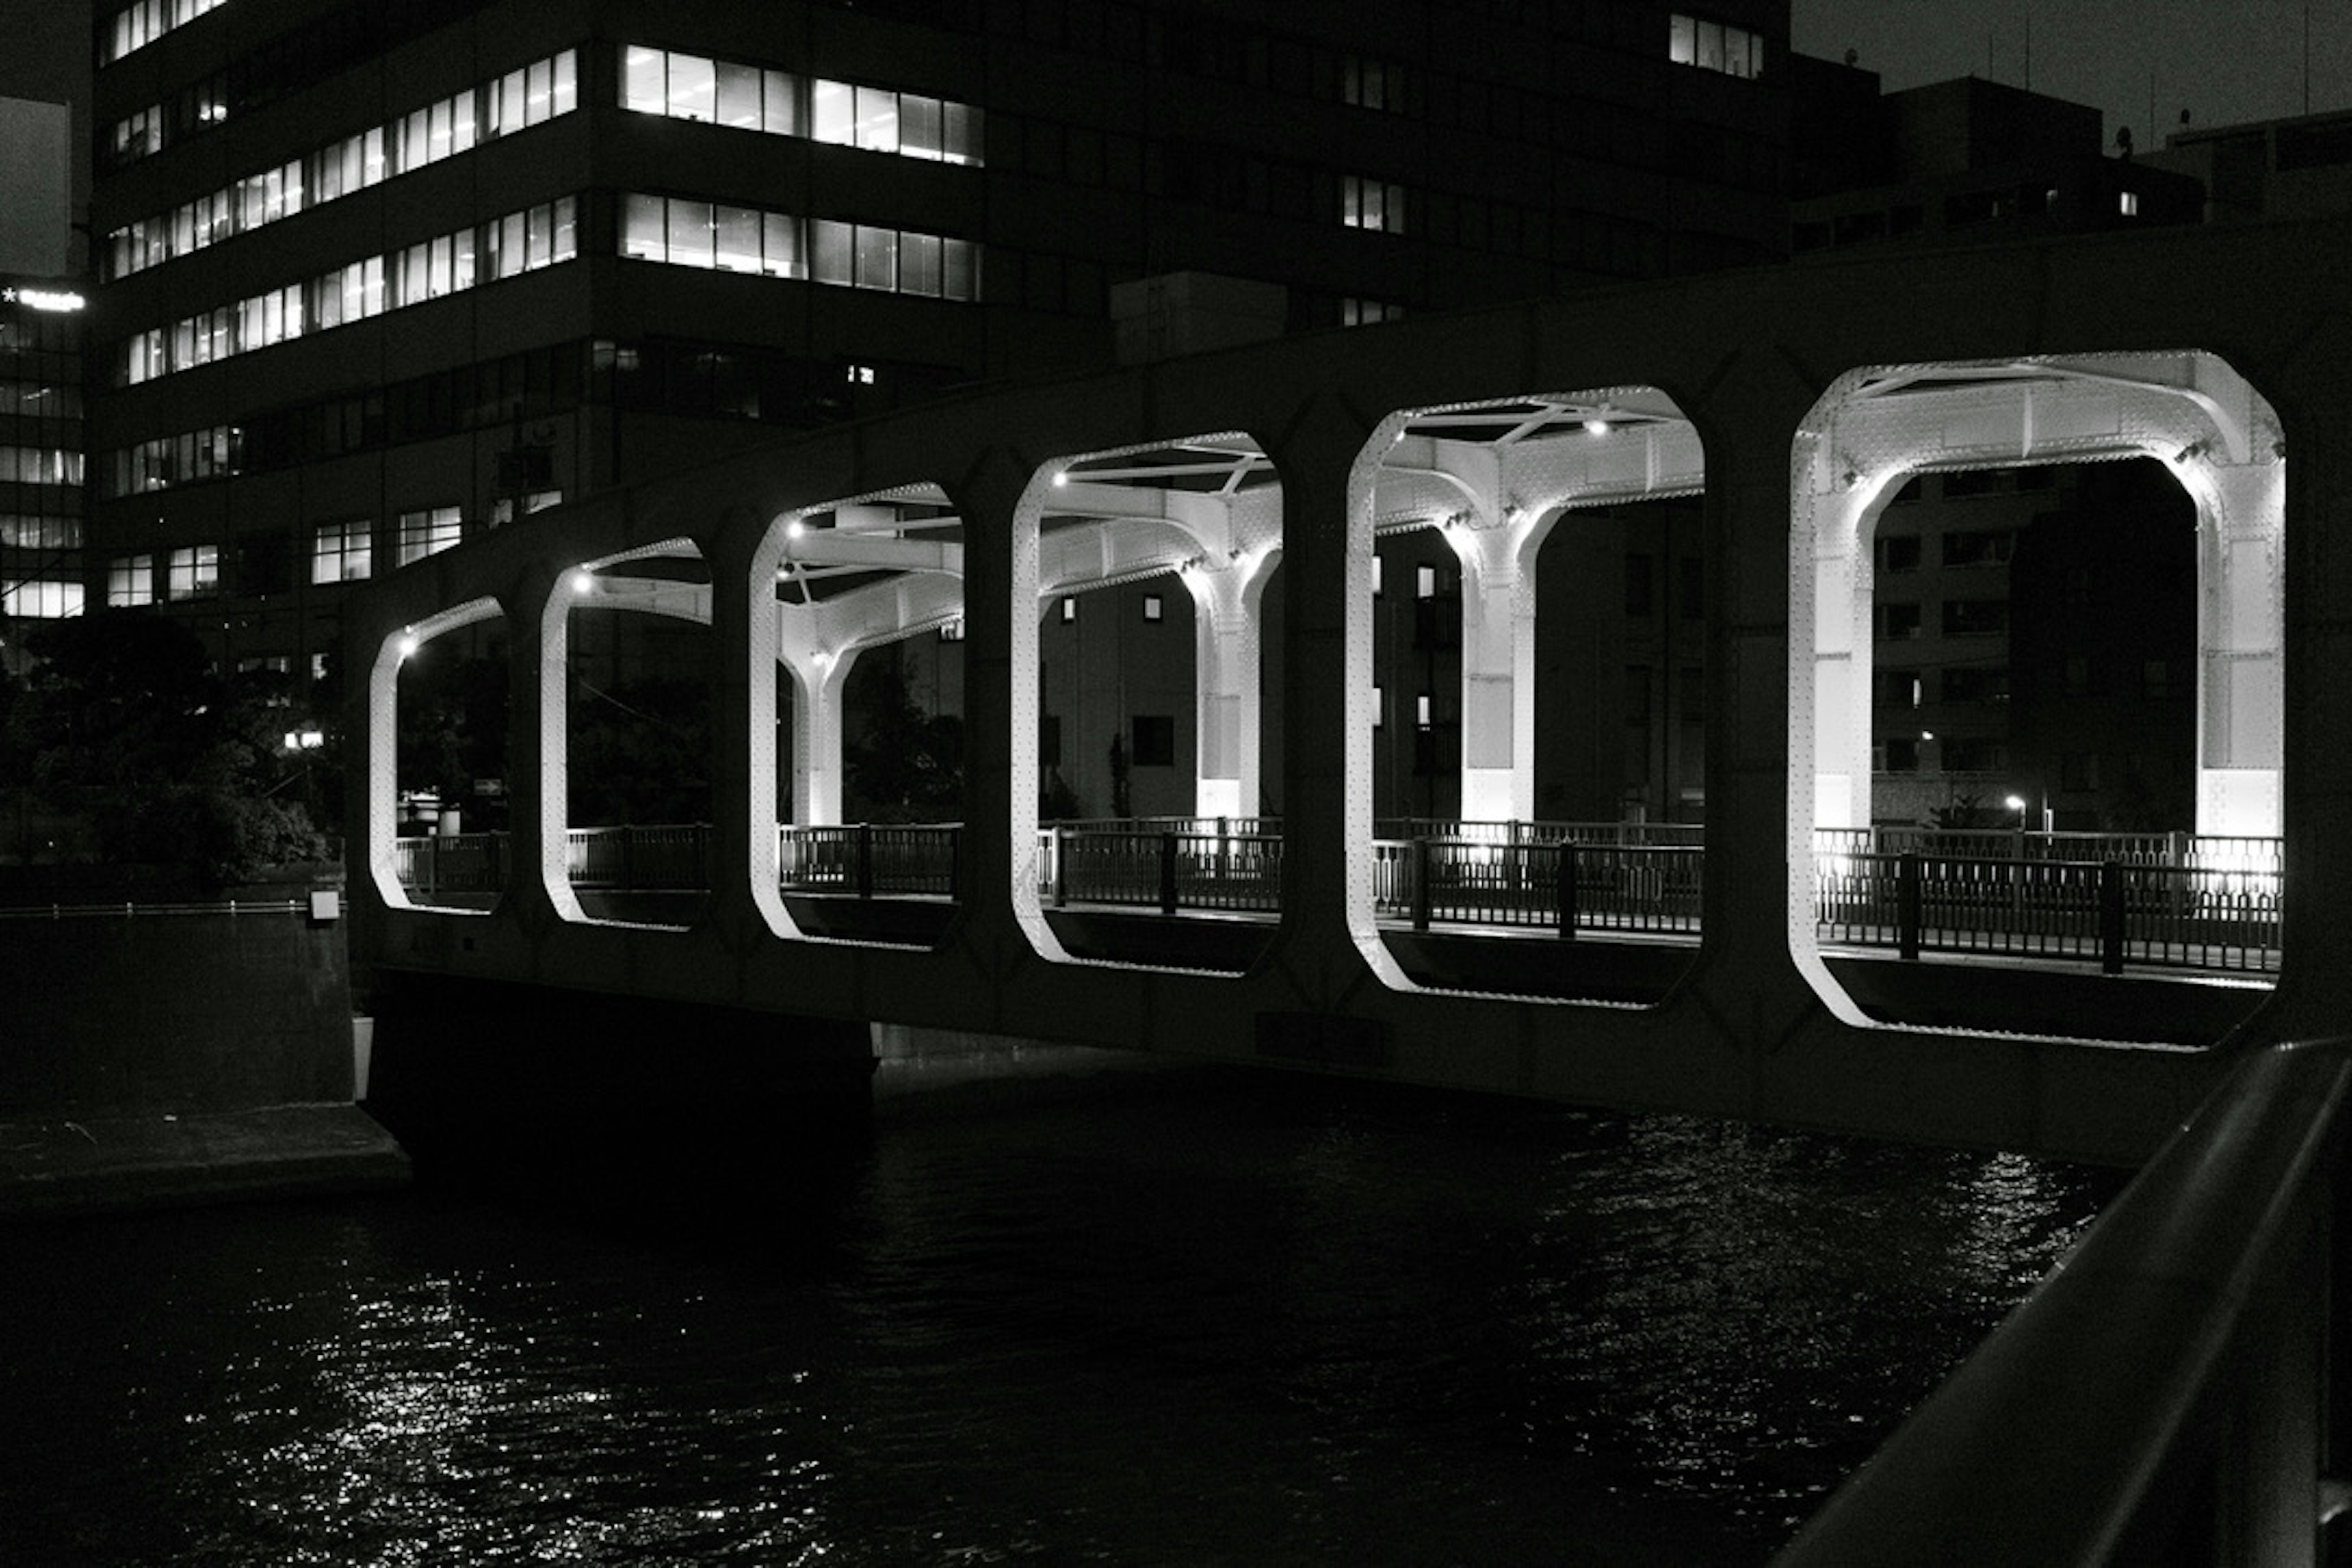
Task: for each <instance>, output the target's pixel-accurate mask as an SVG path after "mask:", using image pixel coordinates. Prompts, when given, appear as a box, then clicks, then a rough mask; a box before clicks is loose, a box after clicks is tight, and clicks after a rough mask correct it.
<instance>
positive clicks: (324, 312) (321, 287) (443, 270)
mask: <svg viewBox="0 0 2352 1568" xmlns="http://www.w3.org/2000/svg"><path fill="white" fill-rule="evenodd" d="M578 253H579V222H578V203H577V200H576V199H575V198H573V197H572V196H562V197H559V198H558V199H557V200H555V201H553V202H543V203H541V204H540V205H537V206H534V207H528V208H525V209H524V210H523V211H521V212H513V213H509V214H507V215H506V216H503V217H496V218H492V219H490V220H489V221H488V222H486V223H482V224H478V225H476V226H473V227H470V228H463V229H459V230H458V231H457V233H455V234H447V235H442V236H440V237H437V238H435V239H429V240H421V241H419V242H418V243H416V244H415V245H412V246H410V247H407V248H406V249H404V250H396V251H394V252H392V253H391V254H390V255H387V256H371V257H367V258H363V259H362V260H359V261H354V262H351V263H349V264H348V265H346V266H342V267H338V268H335V269H334V270H332V271H331V272H326V273H322V274H321V275H320V276H319V277H317V278H314V279H310V281H309V282H307V283H289V284H288V285H286V286H285V287H284V288H282V289H270V290H269V291H268V292H267V293H264V294H257V295H254V296H253V297H251V298H250V299H247V300H239V301H238V302H237V303H236V304H234V305H222V306H220V307H218V308H217V309H215V310H206V311H205V312H203V313H202V314H199V315H194V316H190V317H187V318H186V319H184V320H183V321H175V322H173V324H172V325H171V326H169V327H153V328H150V329H149V330H148V331H143V332H134V333H132V334H131V336H130V337H128V338H126V339H124V340H123V342H122V347H121V365H120V372H119V374H120V375H121V380H122V381H123V382H125V383H127V384H133V385H135V384H138V383H140V382H142V381H152V380H153V379H154V378H156V377H157V376H161V375H169V374H173V373H174V372H177V371H183V370H189V369H193V368H194V367H195V366H197V365H200V364H210V363H212V362H213V361H215V360H219V359H226V358H228V357H229V356H230V355H232V354H240V353H251V352H252V351H253V350H255V349H261V348H268V346H269V345H271V344H272V343H280V342H289V341H291V340H293V339H295V338H299V337H303V336H306V335H308V334H310V333H313V332H322V331H327V330H328V329H330V328H332V327H340V326H342V325H344V324H345V323H347V322H351V321H365V320H366V319H367V318H369V317H370V316H376V315H381V314H383V312H384V311H386V310H401V309H403V308H404V307H406V306H410V305H416V304H422V303H423V302H424V301H425V300H438V299H440V298H442V297H443V296H444V295H446V294H455V293H459V292H462V291H464V290H465V289H471V288H473V287H474V286H475V285H476V284H477V283H488V282H495V281H496V280H498V279H502V278H512V277H515V276H517V275H518V274H520V273H524V272H530V271H536V270H537V269H538V268H542V267H551V266H553V265H554V264H555V263H557V262H559V261H569V260H571V259H572V257H574V256H575V255H577V254H578Z"/></svg>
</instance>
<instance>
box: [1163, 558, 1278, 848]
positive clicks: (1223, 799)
mask: <svg viewBox="0 0 2352 1568" xmlns="http://www.w3.org/2000/svg"><path fill="white" fill-rule="evenodd" d="M1264 561H1265V556H1264V555H1263V554H1259V555H1243V556H1241V557H1239V558H1238V559H1234V560H1229V561H1228V562H1226V563H1224V564H1223V565H1219V566H1207V565H1196V566H1188V567H1186V568H1185V569H1184V570H1183V573H1182V574H1181V575H1182V578H1183V582H1184V585H1185V587H1187V588H1188V589H1190V590H1192V606H1193V616H1192V627H1193V638H1194V659H1193V669H1194V670H1195V672H1196V677H1195V679H1197V681H1198V683H1199V695H1198V698H1197V699H1196V700H1195V702H1194V715H1195V720H1194V721H1195V724H1196V725H1197V731H1196V742H1197V743H1196V745H1195V748H1194V752H1193V755H1194V759H1195V763H1194V769H1193V773H1194V779H1193V789H1192V796H1193V801H1192V811H1193V814H1194V815H1195V816H1207V817H1215V816H1256V815H1257V812H1258V671H1259V668H1260V648H1259V642H1258V636H1259V627H1260V615H1259V611H1260V598H1261V596H1262V595H1263V594H1264V592H1265V576H1264V574H1262V573H1261V572H1260V571H1259V567H1260V566H1261V565H1262V564H1263V563H1264Z"/></svg>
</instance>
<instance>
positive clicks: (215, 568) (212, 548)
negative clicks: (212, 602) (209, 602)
mask: <svg viewBox="0 0 2352 1568" xmlns="http://www.w3.org/2000/svg"><path fill="white" fill-rule="evenodd" d="M219 592H220V546H219V545H217V544H187V545H183V546H181V547H180V548H179V549H177V550H174V551H173V552H172V556H171V560H170V561H169V563H167V564H166V567H165V576H164V579H163V596H164V597H165V598H166V599H205V598H210V597H211V596H212V595H215V594H217V593H219Z"/></svg>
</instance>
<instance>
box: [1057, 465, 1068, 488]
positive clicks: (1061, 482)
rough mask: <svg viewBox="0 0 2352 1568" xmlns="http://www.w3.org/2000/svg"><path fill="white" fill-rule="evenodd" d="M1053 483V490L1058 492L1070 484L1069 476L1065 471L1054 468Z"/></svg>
mask: <svg viewBox="0 0 2352 1568" xmlns="http://www.w3.org/2000/svg"><path fill="white" fill-rule="evenodd" d="M1053 482H1054V488H1055V489H1057V490H1058V489H1061V488H1063V487H1064V486H1065V485H1066V484H1068V483H1069V482H1070V476H1069V474H1068V472H1067V471H1066V470H1064V469H1061V468H1055V470H1054V481H1053Z"/></svg>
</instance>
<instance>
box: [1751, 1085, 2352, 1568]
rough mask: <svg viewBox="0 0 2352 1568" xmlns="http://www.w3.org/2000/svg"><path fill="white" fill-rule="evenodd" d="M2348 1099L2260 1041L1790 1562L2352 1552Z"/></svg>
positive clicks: (2347, 1092) (2306, 1559) (2348, 1088)
mask: <svg viewBox="0 0 2352 1568" xmlns="http://www.w3.org/2000/svg"><path fill="white" fill-rule="evenodd" d="M2347 1101H2352V1047H2347V1042H2346V1041H2344V1040H2340V1039H2339V1040H2329V1041H2325V1042H2320V1043H2312V1044H2301V1045H2285V1046H2279V1047H2273V1048H2271V1049H2269V1050H2266V1051H2263V1052H2262V1053H2261V1054H2259V1055H2256V1056H2253V1057H2251V1058H2248V1059H2247V1060H2246V1061H2245V1062H2244V1063H2243V1064H2242V1065H2241V1066H2240V1067H2239V1068H2237V1069H2236V1070H2235V1071H2234V1072H2233V1073H2232V1074H2231V1076H2230V1078H2229V1079H2227V1080H2226V1081H2225V1082H2224V1083H2223V1084H2222V1085H2221V1088H2220V1089H2217V1090H2216V1091H2215V1092H2214V1094H2213V1095H2212V1097H2211V1098H2210V1099H2209V1100H2207V1102H2206V1103H2205V1104H2204V1106H2203V1107H2202V1108H2200V1110H2198V1112H2197V1114H2196V1116H2195V1117H2194V1118H2193V1119H2192V1120H2191V1121H2190V1122H2189V1125H2188V1126H2187V1127H2185V1128H2184V1129H2182V1131H2180V1132H2179V1134H2177V1135H2176V1136H2175V1137H2174V1138H2173V1139H2172V1140H2171V1141H2170V1142H2168V1144H2167V1145H2166V1146H2165V1147H2164V1148H2163V1150H2161V1151H2160V1152H2158V1154H2157V1156H2156V1157H2155V1159H2153V1160H2152V1161H2150V1162H2149V1163H2148V1164H2147V1166H2146V1167H2145V1168H2144V1169H2142V1170H2141V1172H2140V1173H2139V1174H2138V1175H2137V1177H2135V1178H2134V1180H2133V1181H2132V1183H2131V1184H2130V1185H2129V1186H2128V1187H2126V1189H2125V1190H2124V1192H2123V1194H2121V1195H2120V1196H2119V1197H2117V1198H2116V1201H2115V1202H2114V1203H2112V1204H2110V1205H2108V1206H2107V1208H2106V1210H2105V1213H2103V1214H2102V1215H2100V1216H2099V1218H2098V1220H2097V1221H2096V1222H2095V1224H2094V1225H2093V1226H2092V1227H2091V1229H2090V1231H2089V1232H2088V1233H2087V1234H2086V1235H2085V1236H2084V1238H2083V1240H2082V1241H2081V1243H2079V1244H2078V1245H2077V1246H2076V1247H2075V1249H2074V1252H2073V1254H2072V1255H2071V1256H2069V1257H2068V1258H2066V1260H2065V1262H2064V1263H2063V1265H2061V1266H2060V1268H2058V1269H2057V1270H2056V1271H2055V1272H2053V1273H2052V1274H2051V1275H2050V1276H2049V1277H2048V1278H2047V1279H2044V1280H2043V1281H2042V1283H2041V1285H2040V1286H2038V1287H2037V1288H2036V1289H2034V1291H2033V1293H2032V1295H2031V1296H2029V1297H2028V1298H2027V1299H2026V1300H2025V1301H2024V1302H2023V1304H2021V1306H2020V1307H2018V1309H2017V1310H2015V1311H2013V1312H2012V1313H2011V1314H2010V1316H2009V1318H2008V1319H2007V1320H2006V1321H2003V1322H2002V1323H2001V1325H2000V1327H1999V1328H1998V1329H1996V1330H1995V1331H1993V1333H1992V1335H1991V1336H1990V1338H1989V1339H1987V1340H1986V1341H1985V1342H1984V1343H1983V1344H1982V1345H1981V1346H1980V1347H1979V1349H1978V1350H1977V1351H1976V1352H1975V1353H1974V1354H1972V1355H1971V1356H1969V1359H1968V1360H1967V1361H1966V1362H1964V1363H1961V1366H1960V1368H1959V1370H1958V1372H1956V1373H1953V1374H1952V1376H1951V1377H1950V1378H1949V1379H1948V1380H1947V1381H1946V1382H1945V1384H1943V1386H1942V1387H1941V1388H1939V1389H1937V1391H1936V1392H1935V1393H1934V1394H1931V1395H1929V1396H1928V1398H1927V1402H1926V1403H1925V1404H1923V1405H1920V1406H1919V1408H1918V1409H1917V1410H1916V1411H1914V1412H1913V1413H1912V1415H1910V1417H1909V1418H1908V1419H1907V1420H1906V1421H1905V1422H1904V1424H1903V1425H1902V1426H1901V1427H1900V1428H1898V1429H1897V1430H1896V1432H1895V1436H1893V1437H1891V1438H1890V1439H1889V1440H1888V1441H1887V1442H1886V1444H1885V1447H1882V1448H1880V1450H1879V1451H1878V1453H1877V1454H1876V1455H1875V1456H1874V1458H1872V1459H1871V1460H1870V1461H1869V1462H1868V1463H1867V1464H1865V1465H1864V1467H1863V1468H1861V1469H1860V1470H1859V1471H1857V1472H1856V1473H1855V1474H1854V1475H1853V1477H1852V1478H1851V1479H1848V1480H1847V1482H1846V1483H1845V1485H1844V1486H1843V1488H1841V1489H1839V1490H1838V1492H1837V1493H1836V1494H1835V1495H1834V1496H1832V1499H1831V1500H1830V1501H1829V1502H1828V1504H1827V1505H1826V1506H1824V1507H1823V1508H1822V1510H1821V1511H1820V1512H1818V1513H1817V1514H1815V1515H1814V1517H1813V1519H1812V1520H1811V1522H1810V1523H1809V1524H1807V1526H1806V1527H1805V1528H1804V1530H1803V1531H1801V1533H1800V1534H1799V1535H1798V1536H1797V1538H1796V1539H1795V1540H1794V1541H1793V1542H1790V1545H1789V1546H1788V1547H1787V1548H1786V1549H1785V1550H1783V1551H1782V1552H1781V1553H1780V1556H1779V1557H1777V1558H1776V1559H1775V1560H1774V1562H1775V1564H1776V1568H1829V1565H1830V1564H1832V1563H1834V1564H1837V1565H1838V1568H1854V1565H1856V1564H1863V1565H1868V1564H1879V1563H1885V1564H1890V1565H1892V1564H1897V1563H1899V1564H1904V1565H1905V1568H1909V1565H1911V1564H1916V1563H2005V1564H2025V1565H2037V1564H2062V1563H2063V1564H2091V1563H2167V1564H2169V1563H2248V1564H2252V1563H2261V1564H2266V1565H2268V1564H2278V1565H2288V1568H2294V1565H2308V1564H2311V1563H2317V1562H2323V1561H2326V1562H2337V1561H2342V1560H2343V1557H2342V1555H2341V1554H2342V1552H2344V1550H2345V1548H2346V1546H2347V1542H2346V1541H2345V1539H2344V1538H2343V1535H2344V1530H2345V1526H2344V1524H2343V1523H2340V1522H2339V1523H2336V1524H2334V1525H2330V1524H2329V1523H2327V1521H2328V1520H2329V1519H2330V1518H2331V1517H2334V1516H2336V1515H2337V1514H2339V1513H2340V1512H2342V1510H2343V1509H2344V1505H2345V1502H2346V1500H2347V1489H2346V1487H2345V1485H2344V1483H2343V1482H2342V1481H2341V1480H2328V1479H2323V1478H2326V1477H2328V1476H2333V1475H2340V1473H2341V1472H2340V1470H2338V1469H2337V1468H2336V1465H2337V1464H2339V1463H2340V1460H2341V1445H2342V1444H2343V1442H2344V1440H2345V1439H2346V1438H2347V1436H2352V1433H2347V1431H2346V1430H2345V1426H2344V1425H2343V1424H2344V1423H2345V1422H2346V1420H2347V1416H2346V1414H2345V1412H2346V1410H2347V1405H2346V1404H2345V1402H2344V1398H2343V1394H2344V1388H2343V1385H2344V1382H2345V1368H2346V1367H2347V1365H2352V1362H2347V1360H2346V1359H2345V1358H2346V1357H2347V1356H2352V1342H2347V1333H2346V1331H2347V1314H2352V1289H2346V1285H2347V1280H2346V1278H2345V1270H2346V1268H2347V1265H2345V1264H2344V1263H2342V1262H2339V1261H2338V1259H2337V1256H2336V1248H2334V1247H2331V1245H2330V1238H2331V1236H2332V1235H2333V1233H2334V1230H2335V1227H2336V1225H2337V1224H2338V1223H2339V1218H2340V1215H2341V1209H2340V1206H2339V1205H2341V1204H2342V1202H2343V1200H2344V1197H2345V1195H2346V1194H2347V1173H2352V1172H2347V1137H2346V1133H2347V1114H2346V1111H2347ZM2331 1552H2332V1553H2334V1555H2330V1553H2331Z"/></svg>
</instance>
